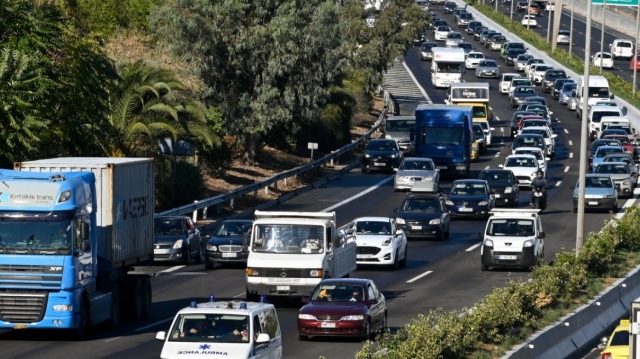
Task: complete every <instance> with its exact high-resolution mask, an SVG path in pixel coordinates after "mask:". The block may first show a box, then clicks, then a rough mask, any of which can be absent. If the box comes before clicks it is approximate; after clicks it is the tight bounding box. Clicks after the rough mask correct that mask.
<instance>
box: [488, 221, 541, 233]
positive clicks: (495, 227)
mask: <svg viewBox="0 0 640 359" xmlns="http://www.w3.org/2000/svg"><path fill="white" fill-rule="evenodd" d="M535 233H536V232H535V227H534V225H533V220H531V219H506V218H492V219H491V220H490V221H489V224H488V225H487V235H489V236H510V237H512V236H522V237H530V236H533V235H534V234H535Z"/></svg>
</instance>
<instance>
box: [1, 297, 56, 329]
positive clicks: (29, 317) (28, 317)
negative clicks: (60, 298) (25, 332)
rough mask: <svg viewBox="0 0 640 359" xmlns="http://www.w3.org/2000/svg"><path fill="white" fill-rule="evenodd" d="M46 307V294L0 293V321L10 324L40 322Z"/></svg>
mask: <svg viewBox="0 0 640 359" xmlns="http://www.w3.org/2000/svg"><path fill="white" fill-rule="evenodd" d="M46 307H47V293H46V292H43V293H7V292H5V293H0V319H2V320H3V321H5V322H10V323H33V322H38V321H40V320H42V318H43V317H44V312H45V308H46Z"/></svg>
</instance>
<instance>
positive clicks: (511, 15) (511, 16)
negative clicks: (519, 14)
mask: <svg viewBox="0 0 640 359" xmlns="http://www.w3.org/2000/svg"><path fill="white" fill-rule="evenodd" d="M513 3H514V1H513V0H511V13H510V14H509V18H510V19H511V20H513Z"/></svg>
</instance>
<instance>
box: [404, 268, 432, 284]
mask: <svg viewBox="0 0 640 359" xmlns="http://www.w3.org/2000/svg"><path fill="white" fill-rule="evenodd" d="M431 273H433V271H432V270H428V271H426V272H424V273H422V274H420V275H419V276H417V277H413V278H411V279H409V280H408V281H407V283H413V282H415V281H417V280H418V279H420V278H422V277H425V276H428V275H429V274H431Z"/></svg>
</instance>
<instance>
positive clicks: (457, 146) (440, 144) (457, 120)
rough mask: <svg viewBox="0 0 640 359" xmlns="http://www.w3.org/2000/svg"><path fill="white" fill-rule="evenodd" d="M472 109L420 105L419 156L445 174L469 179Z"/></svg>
mask: <svg viewBox="0 0 640 359" xmlns="http://www.w3.org/2000/svg"><path fill="white" fill-rule="evenodd" d="M472 110H473V108H472V107H471V106H461V105H420V106H418V107H417V108H416V111H415V116H416V129H415V135H414V136H415V138H413V140H414V144H415V148H416V155H417V156H418V157H429V158H431V159H432V160H433V161H434V162H435V164H436V166H437V168H438V169H439V170H440V173H442V174H451V175H453V176H457V177H462V178H468V177H469V167H470V162H471V145H472V142H473V137H472V131H471V129H472V126H473V123H472Z"/></svg>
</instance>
